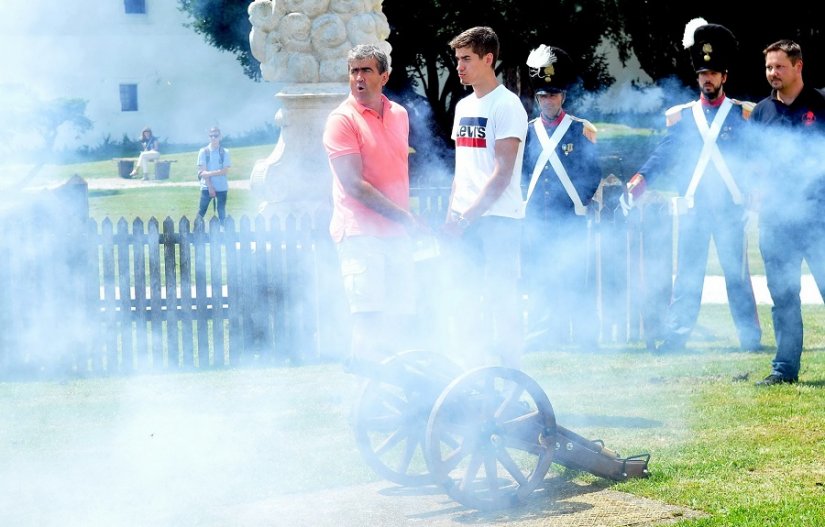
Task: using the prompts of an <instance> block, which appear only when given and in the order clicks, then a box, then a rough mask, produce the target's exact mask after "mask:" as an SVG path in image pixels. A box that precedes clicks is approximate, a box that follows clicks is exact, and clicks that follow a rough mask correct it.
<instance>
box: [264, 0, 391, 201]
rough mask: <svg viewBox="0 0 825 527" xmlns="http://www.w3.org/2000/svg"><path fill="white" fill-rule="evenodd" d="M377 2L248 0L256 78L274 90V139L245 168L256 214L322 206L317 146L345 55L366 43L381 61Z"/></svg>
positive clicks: (337, 98) (385, 32) (339, 89)
mask: <svg viewBox="0 0 825 527" xmlns="http://www.w3.org/2000/svg"><path fill="white" fill-rule="evenodd" d="M382 3H383V0H254V1H253V2H251V3H250V4H249V8H248V13H249V21H250V23H251V24H252V31H251V32H250V34H249V44H250V48H251V51H252V56H254V57H255V58H256V59H258V61H260V63H261V74H262V76H263V78H264V80H267V81H270V82H272V83H274V84H276V86H278V91H277V93H276V94H275V97H276V98H277V99H278V101H279V102H280V106H281V107H280V109H279V110H278V112H277V114H276V115H275V123H276V124H277V125H278V126H279V127H280V130H281V133H280V136H279V138H278V142H277V144H276V145H275V148H274V150H273V151H272V153H271V154H270V155H269V157H267V158H266V159H261V160H258V161H257V162H256V163H255V166H254V168H253V169H252V175H251V179H250V188H251V189H252V191H253V192H254V193H256V194H257V195H258V196H259V198H260V206H259V212H261V213H263V214H279V215H284V214H301V213H304V212H308V213H311V214H312V215H313V216H315V214H314V213H315V212H316V211H317V210H318V208H319V207H323V206H328V203H329V196H330V193H331V185H332V182H331V175H330V171H329V165H328V162H327V155H326V152H325V150H324V146H323V143H322V137H323V131H324V124H325V123H326V118H327V116H328V115H329V113H330V112H331V111H332V110H333V109H334V108H335V107H336V106H337V105H338V104H339V103H340V102H341V101H342V100H343V99H344V98H345V97H346V96H347V94H348V93H349V82H348V72H347V52H348V51H349V50H350V49H351V48H352V47H353V46H355V45H357V44H373V45H376V46H378V47H379V48H381V49H382V50H384V51H385V52H386V53H387V56H389V54H390V51H391V46H390V44H389V43H388V42H387V41H386V38H387V37H388V36H389V33H390V28H389V24H388V23H387V18H386V17H385V16H384V14H383V13H382V12H381V4H382Z"/></svg>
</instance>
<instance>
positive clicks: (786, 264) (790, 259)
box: [759, 221, 825, 379]
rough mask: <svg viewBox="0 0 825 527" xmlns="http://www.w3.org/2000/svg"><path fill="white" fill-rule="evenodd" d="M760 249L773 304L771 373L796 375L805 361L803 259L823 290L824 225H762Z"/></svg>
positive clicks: (794, 222)
mask: <svg viewBox="0 0 825 527" xmlns="http://www.w3.org/2000/svg"><path fill="white" fill-rule="evenodd" d="M759 249H760V251H761V253H762V259H763V260H764V261H765V275H766V278H767V280H768V291H770V293H771V300H772V301H773V307H772V308H771V316H772V318H773V327H774V334H775V336H776V356H775V357H774V359H773V362H772V366H773V371H772V373H774V374H776V375H779V376H781V377H783V378H794V379H795V378H796V377H798V376H799V368H800V363H801V360H802V336H803V329H802V302H801V300H800V298H799V291H800V289H801V282H802V260H803V259H804V260H805V261H807V263H808V267H809V268H810V270H811V274H813V276H814V279H815V280H816V283H817V286H818V287H819V290H820V293H823V285H825V224H823V223H822V222H821V221H786V222H783V223H777V224H771V223H769V222H768V221H764V222H760V225H759Z"/></svg>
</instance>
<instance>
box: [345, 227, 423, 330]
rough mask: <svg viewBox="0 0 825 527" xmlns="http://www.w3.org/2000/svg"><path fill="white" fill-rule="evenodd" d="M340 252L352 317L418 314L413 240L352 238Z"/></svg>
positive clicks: (402, 237)
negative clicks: (416, 312) (380, 314)
mask: <svg viewBox="0 0 825 527" xmlns="http://www.w3.org/2000/svg"><path fill="white" fill-rule="evenodd" d="M337 248H338V259H339V261H340V262H341V276H342V277H343V278H344V289H345V290H346V293H347V298H348V300H349V306H350V311H351V312H352V313H366V312H375V311H380V312H384V313H387V314H399V315H401V314H413V313H414V312H415V294H416V284H415V263H414V261H413V252H412V242H411V240H410V238H409V237H407V236H396V237H391V238H378V237H374V236H350V237H346V238H344V239H343V240H342V241H341V242H340V243H339V244H338V245H337Z"/></svg>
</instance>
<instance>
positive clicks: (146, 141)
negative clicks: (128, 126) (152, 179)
mask: <svg viewBox="0 0 825 527" xmlns="http://www.w3.org/2000/svg"><path fill="white" fill-rule="evenodd" d="M140 142H141V144H142V145H143V150H142V151H141V153H140V155H139V156H138V158H137V161H135V168H134V170H132V173H131V174H129V176H131V177H135V175H137V172H138V169H140V171H141V173H142V174H143V179H149V176H148V175H147V171H148V164H149V161H155V160H156V159H158V158H159V157H160V152H158V147H159V146H160V141H158V138H157V137H155V136H154V134H152V129H151V128H149V127H148V126H147V127H146V128H144V129H143V131H142V132H141V134H140Z"/></svg>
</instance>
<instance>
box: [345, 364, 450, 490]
mask: <svg viewBox="0 0 825 527" xmlns="http://www.w3.org/2000/svg"><path fill="white" fill-rule="evenodd" d="M381 366H382V368H384V369H383V370H382V369H379V370H378V372H377V375H376V376H375V378H372V379H370V380H368V381H366V382H365V383H364V386H363V388H362V391H361V395H360V397H359V399H358V402H357V403H356V406H355V409H354V414H353V418H354V419H353V420H354V431H355V440H356V444H357V446H358V450H359V451H360V452H361V456H362V457H363V458H364V460H365V461H366V463H367V465H369V466H370V468H372V469H373V470H374V471H375V472H376V473H377V474H378V475H379V476H381V477H382V478H384V479H387V480H389V481H392V482H394V483H398V484H399V485H409V486H417V485H427V484H431V483H433V481H432V479H431V478H430V474H429V470H428V468H427V462H426V460H425V458H424V452H423V449H424V433H425V430H426V427H427V419H428V418H429V415H430V411H431V410H432V407H433V403H434V402H435V400H436V399H437V398H438V396H439V394H440V393H441V391H442V390H443V389H444V387H445V386H447V385H448V384H449V383H450V381H452V380H453V379H455V378H456V377H457V376H458V375H459V374H460V373H461V371H462V370H461V368H460V367H459V366H458V365H457V364H455V363H453V362H452V361H450V360H449V359H448V358H447V357H445V356H443V355H440V354H438V353H432V352H427V351H421V350H412V351H406V352H403V353H399V354H397V355H394V356H392V357H390V358H388V359H387V360H385V361H384V362H383V363H382V365H381ZM382 371H383V372H386V373H387V375H386V377H387V378H382V375H381V373H382Z"/></svg>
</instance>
